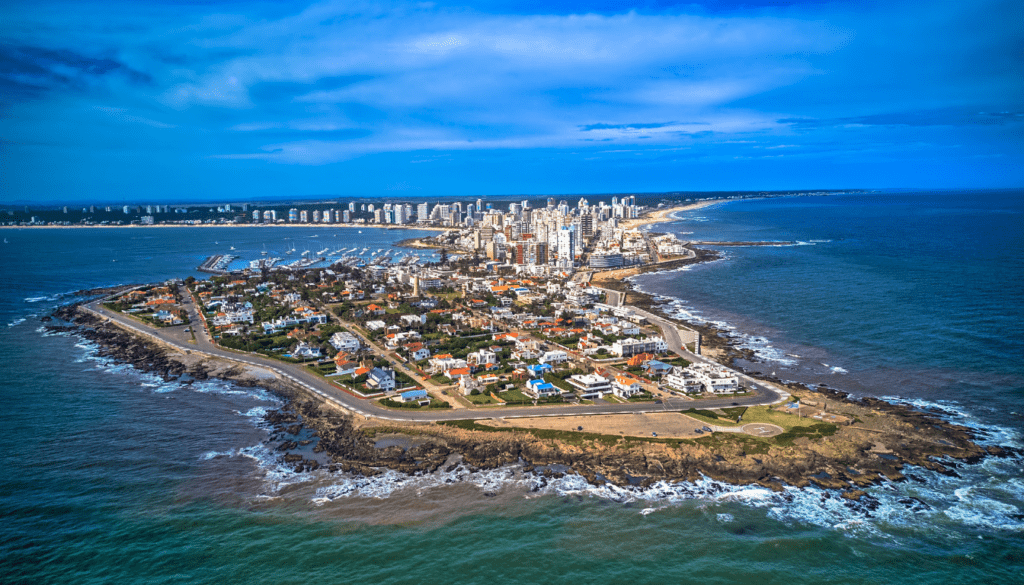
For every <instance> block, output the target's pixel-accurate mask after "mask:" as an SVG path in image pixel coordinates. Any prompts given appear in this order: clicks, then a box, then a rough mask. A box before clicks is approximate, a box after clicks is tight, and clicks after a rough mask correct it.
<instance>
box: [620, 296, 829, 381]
mask: <svg viewBox="0 0 1024 585" xmlns="http://www.w3.org/2000/svg"><path fill="white" fill-rule="evenodd" d="M637 288H638V289H640V287H637ZM644 292H647V291H644ZM648 294H650V293H648ZM654 298H655V300H657V301H660V302H662V303H664V304H663V305H662V310H663V311H665V313H666V314H668V315H669V316H670V317H674V318H676V319H679V320H682V321H688V322H691V323H696V324H699V325H708V326H714V327H716V328H718V329H720V330H722V331H723V332H725V335H726V336H727V337H728V338H729V340H730V341H731V342H732V344H733V345H734V346H736V347H737V348H740V349H748V350H750V351H752V352H753V353H754V355H755V356H757V358H758V359H760V360H762V361H766V362H773V363H776V364H779V365H782V366H794V365H796V364H797V363H799V362H798V361H797V360H796V359H794V358H793V357H791V356H790V355H788V354H787V353H786V352H785V351H784V350H782V349H779V348H777V347H775V346H774V345H772V342H771V340H770V339H768V338H767V337H764V336H763V335H751V334H748V333H743V332H741V331H739V330H738V329H737V328H736V326H735V325H733V324H732V323H729V322H727V321H721V320H715V319H710V318H707V317H705V316H704V315H703V314H701V312H700V311H698V310H697V309H695V308H693V306H692V305H690V304H689V303H687V302H686V301H684V300H683V299H678V298H673V297H666V296H662V295H654ZM843 373H845V370H844V371H843Z"/></svg>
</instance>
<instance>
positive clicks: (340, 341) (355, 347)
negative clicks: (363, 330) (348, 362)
mask: <svg viewBox="0 0 1024 585" xmlns="http://www.w3.org/2000/svg"><path fill="white" fill-rule="evenodd" d="M330 343H331V345H333V346H334V349H336V350H338V351H343V352H347V353H355V352H357V351H359V348H360V347H362V344H361V343H360V342H359V338H358V337H356V336H355V335H352V334H351V333H349V332H348V331H339V332H338V333H335V334H334V335H332V336H331V340H330Z"/></svg>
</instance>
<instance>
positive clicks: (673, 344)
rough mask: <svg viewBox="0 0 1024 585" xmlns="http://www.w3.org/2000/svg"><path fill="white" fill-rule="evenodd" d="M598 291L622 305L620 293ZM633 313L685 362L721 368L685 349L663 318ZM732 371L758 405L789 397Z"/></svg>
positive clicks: (635, 310)
mask: <svg viewBox="0 0 1024 585" xmlns="http://www.w3.org/2000/svg"><path fill="white" fill-rule="evenodd" d="M598 290H601V291H604V292H605V293H606V294H607V295H608V297H607V299H608V303H607V304H609V305H611V306H613V307H617V306H620V305H621V304H622V297H621V293H619V292H618V291H614V290H610V289H604V288H602V289H598ZM633 311H634V312H636V313H638V314H640V315H643V316H644V317H646V318H647V320H648V321H650V322H651V323H652V324H654V325H656V326H658V327H659V328H660V329H661V333H662V336H663V337H664V338H665V342H666V343H667V344H668V348H669V349H670V350H672V351H674V352H675V353H677V354H679V355H681V356H683V358H685V359H687V360H689V361H691V362H703V363H707V364H712V365H715V366H718V367H722V365H721V364H719V363H718V362H716V361H713V360H710V359H708V358H706V357H704V356H702V355H697V354H695V353H691V352H690V351H689V350H688V349H686V348H685V347H684V346H683V343H682V340H681V339H680V338H679V329H678V328H676V326H675V325H673V324H672V323H671V322H669V321H668V320H666V319H665V318H663V317H660V316H658V315H655V314H654V313H651V312H650V311H645V310H643V309H638V308H636V307H633ZM733 371H734V372H735V373H736V375H737V376H739V379H740V380H741V381H742V382H744V383H745V385H746V386H748V387H750V388H751V389H753V390H754V392H756V393H757V396H758V397H761V396H763V397H764V398H763V399H759V401H758V402H757V403H758V404H769V403H774V402H778V401H781V400H783V399H785V398H788V397H789V393H787V392H785V391H784V390H781V389H779V388H778V387H776V386H772V385H769V384H766V383H764V382H761V381H760V380H755V379H754V378H751V377H750V376H748V375H746V374H744V373H742V372H738V371H735V370H733ZM770 397H771V398H770ZM748 398H749V397H748ZM700 404H701V405H703V404H705V401H703V400H702V401H701V402H700ZM741 404H742V405H743V406H750V405H749V404H747V403H744V402H741ZM712 408H716V407H712Z"/></svg>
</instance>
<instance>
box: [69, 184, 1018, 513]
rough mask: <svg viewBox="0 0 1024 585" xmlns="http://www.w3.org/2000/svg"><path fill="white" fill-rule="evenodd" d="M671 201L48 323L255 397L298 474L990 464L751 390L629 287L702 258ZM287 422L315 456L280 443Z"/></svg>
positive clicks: (508, 226)
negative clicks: (457, 467)
mask: <svg viewBox="0 0 1024 585" xmlns="http://www.w3.org/2000/svg"><path fill="white" fill-rule="evenodd" d="M707 204H710V202H701V203H697V204H695V205H696V206H703V205H707ZM446 207H447V206H446ZM685 209H693V206H689V207H687V206H678V207H669V208H662V209H656V210H637V209H635V206H633V204H631V203H630V202H628V201H627V202H625V203H623V202H621V201H613V204H612V205H610V206H609V205H606V204H604V203H600V204H598V205H590V204H589V203H588V202H587V201H586V200H581V201H580V202H578V203H577V204H576V205H574V206H569V205H567V204H566V203H565V202H561V203H560V204H558V205H555V204H554V203H553V202H551V203H549V205H548V206H547V207H546V208H538V209H531V208H529V207H523V206H520V205H517V204H512V205H510V209H509V210H508V211H507V212H504V211H497V210H489V211H488V212H487V213H485V214H482V216H483V217H482V218H481V219H480V221H476V214H477V212H476V210H474V211H473V215H472V216H469V217H471V218H473V219H472V221H469V222H465V221H461V222H460V223H459V224H458V225H451V226H449V227H447V228H446V229H444V230H443V231H442V232H440V233H439V234H438V235H436V236H434V237H431V238H424V239H421V240H420V241H418V242H415V245H418V246H430V247H435V248H437V249H439V250H440V261H438V262H434V263H426V264H416V263H413V264H403V263H392V262H391V261H390V259H389V258H387V257H381V258H376V259H374V260H373V261H371V262H366V261H364V260H363V259H361V258H359V257H354V256H353V257H346V258H342V259H340V260H338V261H336V262H333V263H331V264H330V265H328V266H321V267H315V266H308V267H268V266H261V267H259V268H258V269H249V270H245V271H237V272H227V273H225V274H221V275H217V276H213V277H211V278H209V279H206V280H197V279H194V278H191V277H190V278H187V279H184V280H174V281H169V282H164V283H154V284H146V285H140V286H133V287H124V288H120V289H117V290H104V291H90V294H89V296H90V297H92V298H91V299H90V300H87V301H83V302H82V303H79V304H76V305H72V306H68V307H64V308H62V309H61V310H59V311H58V312H57V314H56V315H55V316H56V317H57V318H58V319H59V321H63V323H60V322H59V321H55V322H54V323H51V325H50V327H52V328H69V329H72V330H74V331H77V332H78V333H80V334H81V335H84V336H85V337H87V338H89V339H91V340H93V341H95V342H96V343H97V344H98V345H99V346H100V347H101V351H102V352H103V353H104V354H105V355H109V356H111V357H113V358H116V359H119V360H122V361H125V362H128V363H131V364H133V365H134V366H136V367H138V368H140V369H144V370H147V371H151V372H154V373H157V374H159V375H162V376H164V377H165V378H167V379H174V378H178V377H180V376H182V375H184V374H188V375H189V376H191V377H192V378H194V379H202V378H205V377H220V378H225V379H231V380H234V381H235V382H236V383H239V384H247V385H260V386H264V387H266V388H268V389H270V390H272V391H274V392H275V393H277V394H278V395H279V396H281V397H283V398H284V399H285V405H284V406H283V407H282V408H281V409H279V410H277V411H275V412H272V413H271V414H269V415H268V416H267V419H268V422H270V423H271V424H273V425H274V431H273V432H272V434H271V438H270V439H268V440H270V441H275V442H276V443H275V444H276V447H277V448H278V449H279V451H280V453H281V457H282V460H283V461H285V462H287V463H289V464H293V465H294V466H295V467H297V468H300V469H311V468H317V467H323V466H326V467H328V468H329V469H331V470H336V471H341V472H352V473H361V474H365V475H370V474H375V473H379V472H380V471H381V470H384V469H396V470H399V471H403V472H407V473H417V472H431V471H434V470H437V469H440V468H447V467H450V466H452V465H454V464H456V463H457V462H459V461H461V462H463V463H465V464H468V465H470V466H473V467H477V468H485V467H486V468H490V467H496V466H502V465H510V464H521V465H523V466H524V467H525V468H526V469H527V470H533V471H534V472H536V473H542V474H561V473H577V474H580V475H582V476H584V477H586V478H587V480H588V481H590V482H592V483H600V482H611V483H614V484H617V485H622V486H626V485H648V484H650V483H652V482H655V481H660V480H669V481H677V480H696V479H699V478H700V477H702V476H708V477H712V478H715V479H720V480H724V481H728V482H733V483H757V484H759V485H763V486H768V487H771V488H773V489H782V487H783V486H784V485H795V486H805V485H809V484H811V483H813V484H816V485H819V486H822V487H827V488H833V489H835V490H838V492H837V493H842V495H844V496H845V497H847V498H849V499H851V500H852V499H858V498H860V497H861V496H863V492H862V491H861V490H860V488H862V487H864V486H867V485H870V484H873V483H877V482H881V481H885V480H891V481H899V480H902V479H904V478H906V477H907V476H908V474H912V472H911V471H908V469H912V468H913V467H922V468H927V469H931V470H934V471H937V472H941V473H955V470H954V468H955V467H956V466H957V465H958V464H959V463H958V462H966V461H976V460H978V459H980V458H982V457H985V456H989V455H993V456H999V455H1003V454H1006V453H1007V452H1008V450H1007V449H1002V448H998V447H987V448H984V447H982V446H980V445H979V444H978V443H976V442H975V441H974V437H973V435H972V433H971V431H970V430H969V429H967V428H964V427H961V426H957V425H954V424H951V423H949V422H947V421H944V420H942V419H941V418H940V417H938V416H936V415H935V414H932V413H927V412H921V411H918V410H914V409H911V408H909V407H906V406H903V405H897V404H891V403H888V402H885V401H881V400H877V399H873V398H861V399H852V398H850V397H849V396H846V395H845V394H843V393H841V392H838V391H835V390H832V389H829V388H826V387H817V388H808V387H804V386H801V385H798V384H784V383H782V382H781V381H780V380H777V379H770V378H765V377H755V376H754V375H751V373H749V372H745V371H742V370H740V369H738V368H735V367H734V364H733V359H734V358H735V357H740V356H744V354H743V353H742V352H741V351H739V350H736V349H735V348H732V347H731V346H730V345H729V342H728V340H727V339H726V338H725V337H724V336H721V335H719V332H717V331H715V330H714V329H710V328H706V327H698V326H695V325H693V324H689V323H683V322H680V321H677V320H674V319H672V318H669V317H668V316H666V315H665V314H663V313H662V312H661V311H660V308H659V306H658V303H657V302H656V301H655V300H654V299H652V298H650V297H648V296H646V295H643V294H641V293H638V292H636V291H632V290H630V287H629V285H628V283H626V282H623V280H622V279H623V278H624V277H625V276H627V275H629V274H636V273H639V272H642V271H650V270H664V269H668V268H673V267H677V266H680V265H685V264H692V263H697V262H702V261H705V260H707V259H709V258H713V257H715V254H716V253H715V252H714V251H713V250H707V249H704V248H700V247H698V246H696V245H693V244H692V243H689V242H683V241H679V240H678V239H677V238H676V237H674V236H672V235H666V234H655V233H652V232H651V231H650V229H649V226H650V225H651V224H652V223H656V222H659V221H669V220H671V214H672V213H674V212H676V211H681V210H685ZM461 213H462V212H461V210H458V211H457V210H456V209H454V208H452V207H449V208H448V209H443V210H441V212H439V215H441V216H443V217H445V218H446V221H448V222H451V221H452V219H453V218H455V217H457V216H456V214H461ZM744 244H746V245H749V244H751V243H749V242H745V243H744ZM775 244H778V243H775ZM744 357H749V356H744ZM303 427H305V428H308V429H311V430H312V431H313V437H314V438H313V439H311V440H313V441H315V451H316V452H317V453H319V454H321V455H322V456H323V457H322V458H319V459H317V458H308V457H304V456H303V455H301V454H299V453H297V452H295V448H296V447H297V446H298V443H297V440H296V437H297V436H298V434H299V432H300V430H301V429H302V428H303Z"/></svg>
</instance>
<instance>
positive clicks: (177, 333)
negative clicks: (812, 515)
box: [85, 291, 778, 422]
mask: <svg viewBox="0 0 1024 585" xmlns="http://www.w3.org/2000/svg"><path fill="white" fill-rule="evenodd" d="M183 298H184V299H185V305H184V306H185V308H186V310H187V311H188V313H189V320H190V321H191V323H192V328H193V329H194V330H195V333H196V342H195V343H191V334H189V333H186V332H185V327H184V326H179V327H167V328H160V329H156V328H151V327H149V326H147V325H143V324H141V323H139V322H138V321H135V320H133V319H131V318H129V317H127V316H125V315H122V314H120V313H115V312H112V311H109V310H108V309H106V308H105V307H103V306H102V300H98V301H94V302H92V303H89V304H87V305H85V308H86V309H88V310H89V311H91V312H93V313H94V314H96V315H98V316H99V317H101V318H104V319H108V320H111V321H114V322H116V323H118V324H120V325H122V326H124V327H126V328H128V329H131V330H134V331H136V332H139V333H142V334H143V335H146V336H148V337H151V338H154V339H156V340H157V341H160V342H162V343H165V344H167V345H170V346H172V347H175V348H176V349H178V350H181V351H184V352H190V353H200V354H206V355H210V356H214V357H218V358H224V359H227V360H231V361H235V362H239V363H242V364H247V365H252V366H258V367H261V368H264V369H267V370H270V371H272V372H274V373H276V374H278V375H280V376H282V377H284V378H287V379H289V380H291V381H293V382H295V383H296V384H298V385H300V386H302V387H304V388H306V389H307V390H309V391H311V392H313V393H315V394H317V395H319V396H321V397H322V398H324V399H325V400H328V401H330V402H332V403H334V404H336V405H337V406H340V407H342V408H344V409H346V410H348V411H350V412H353V413H356V414H360V415H362V416H366V417H374V418H380V419H385V420H396V421H398V420H400V421H408V422H430V421H440V420H457V419H488V418H525V417H537V416H584V415H593V414H631V413H640V412H662V411H666V410H684V409H687V408H691V407H693V406H700V407H701V408H722V407H728V406H735V405H740V406H754V405H757V404H768V403H771V402H775V401H776V400H778V393H777V392H775V391H772V390H770V389H768V388H762V389H759V391H758V393H757V394H756V395H755V396H745V397H739V398H722V399H717V398H714V399H707V400H700V401H696V402H695V401H692V400H681V399H673V398H668V399H665V401H664V402H663V403H661V404H657V403H652V402H638V403H630V404H594V405H578V406H537V407H494V408H486V409H459V410H418V411H402V410H397V409H386V408H384V407H380V406H377V405H376V404H374V403H372V402H371V401H369V400H366V399H362V398H357V397H355V396H353V395H351V394H348V393H347V392H344V391H342V390H340V389H338V388H337V387H335V386H334V385H333V384H331V383H330V382H328V381H327V380H325V379H324V378H321V377H320V376H318V375H316V374H314V373H312V372H310V371H309V370H307V369H306V368H304V367H303V366H300V365H296V364H287V363H283V362H280V361H277V360H273V359H270V358H267V357H264V356H260V355H255V354H249V353H244V352H236V351H232V350H228V349H225V348H223V347H220V346H217V345H214V344H213V343H212V341H211V340H210V337H209V334H208V333H207V332H206V330H205V327H203V326H202V323H203V321H202V318H201V316H200V315H199V311H198V309H197V308H196V306H195V304H194V303H192V302H190V301H189V298H190V296H189V294H188V292H187V291H183ZM671 329H674V327H672V328H671ZM676 341H677V345H678V335H677V336H676ZM690 355H692V354H690ZM687 358H689V355H688V356H687Z"/></svg>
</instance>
